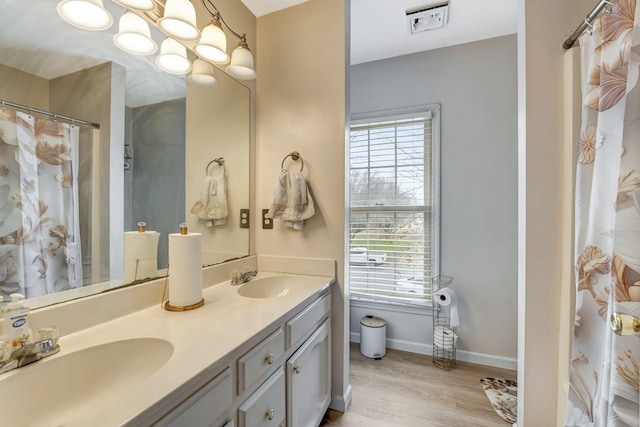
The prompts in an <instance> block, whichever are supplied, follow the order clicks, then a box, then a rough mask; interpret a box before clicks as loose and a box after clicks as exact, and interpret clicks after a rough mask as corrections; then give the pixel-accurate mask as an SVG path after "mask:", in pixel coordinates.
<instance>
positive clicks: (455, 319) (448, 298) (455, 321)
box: [434, 288, 460, 328]
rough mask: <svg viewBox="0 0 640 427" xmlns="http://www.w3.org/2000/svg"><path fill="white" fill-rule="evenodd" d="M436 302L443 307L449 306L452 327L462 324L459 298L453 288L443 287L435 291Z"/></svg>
mask: <svg viewBox="0 0 640 427" xmlns="http://www.w3.org/2000/svg"><path fill="white" fill-rule="evenodd" d="M434 295H435V296H436V302H437V303H438V304H440V305H441V306H442V307H449V326H451V327H452V328H455V327H457V326H458V325H459V324H460V318H459V316H458V299H457V297H456V292H455V291H454V290H453V289H451V288H442V289H440V290H438V291H436V292H435V294H434Z"/></svg>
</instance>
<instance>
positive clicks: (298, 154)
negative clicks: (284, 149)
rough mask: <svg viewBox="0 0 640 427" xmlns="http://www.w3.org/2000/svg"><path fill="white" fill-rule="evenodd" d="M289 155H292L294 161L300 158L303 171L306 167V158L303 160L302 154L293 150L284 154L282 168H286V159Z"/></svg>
mask: <svg viewBox="0 0 640 427" xmlns="http://www.w3.org/2000/svg"><path fill="white" fill-rule="evenodd" d="M287 157H291V159H292V160H294V161H298V160H300V162H301V166H300V172H302V169H304V160H302V156H301V155H300V153H298V152H297V151H292V152H290V153H289V154H287V155H286V156H284V159H282V163H281V164H280V168H281V169H284V161H285V160H287Z"/></svg>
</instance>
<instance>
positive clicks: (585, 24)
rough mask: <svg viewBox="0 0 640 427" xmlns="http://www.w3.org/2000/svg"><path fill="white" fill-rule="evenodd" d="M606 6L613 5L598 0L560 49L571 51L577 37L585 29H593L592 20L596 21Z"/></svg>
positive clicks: (605, 0)
mask: <svg viewBox="0 0 640 427" xmlns="http://www.w3.org/2000/svg"><path fill="white" fill-rule="evenodd" d="M608 4H613V3H611V2H610V1H607V0H600V1H599V2H598V4H597V5H596V7H594V8H593V10H592V11H591V12H589V14H588V15H587V17H586V18H584V22H583V23H582V24H580V25H578V28H576V30H575V31H574V32H573V34H571V35H570V36H569V38H568V39H566V40H565V41H564V43H562V47H563V48H565V49H571V48H572V47H573V44H574V43H575V42H576V40H578V37H580V35H582V33H584V32H585V30H586V29H587V28H591V27H593V25H592V24H591V23H592V22H593V20H594V19H596V17H597V16H598V15H599V14H600V12H602V9H604V8H605V6H606V5H608Z"/></svg>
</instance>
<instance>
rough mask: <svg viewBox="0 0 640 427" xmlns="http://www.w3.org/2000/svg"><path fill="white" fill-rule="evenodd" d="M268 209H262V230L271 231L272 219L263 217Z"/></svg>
mask: <svg viewBox="0 0 640 427" xmlns="http://www.w3.org/2000/svg"><path fill="white" fill-rule="evenodd" d="M267 212H269V209H262V229H263V230H271V229H272V228H273V218H267V217H266V216H265V215H266V214H267Z"/></svg>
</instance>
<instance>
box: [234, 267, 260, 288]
mask: <svg viewBox="0 0 640 427" xmlns="http://www.w3.org/2000/svg"><path fill="white" fill-rule="evenodd" d="M257 275H258V271H257V270H249V269H245V268H243V269H242V270H234V271H232V272H231V284H232V285H239V284H241V283H247V282H248V281H249V280H251V279H253V278H254V277H255V276H257Z"/></svg>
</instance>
